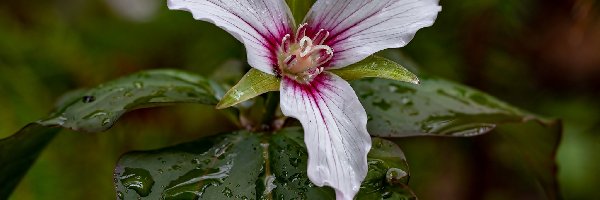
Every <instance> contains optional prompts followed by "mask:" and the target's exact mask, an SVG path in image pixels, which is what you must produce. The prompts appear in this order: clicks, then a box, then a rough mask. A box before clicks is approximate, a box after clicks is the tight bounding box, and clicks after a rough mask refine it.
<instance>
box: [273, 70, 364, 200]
mask: <svg viewBox="0 0 600 200" xmlns="http://www.w3.org/2000/svg"><path fill="white" fill-rule="evenodd" d="M281 111H282V112H283V114H284V115H286V116H290V117H294V118H296V119H298V120H299V121H300V123H302V127H303V128H304V142H305V143H306V147H307V149H308V178H310V180H311V181H312V182H313V183H314V184H315V185H317V186H324V185H328V186H331V187H333V188H334V189H335V191H336V196H337V199H352V198H354V195H356V193H357V192H358V190H359V189H360V184H361V182H362V181H363V180H364V178H365V176H366V175H367V169H368V166H367V153H368V152H369V149H371V137H370V136H369V133H368V132H367V114H366V112H365V109H364V108H363V107H362V105H361V104H360V102H359V101H358V97H357V96H356V94H355V93H354V90H352V87H350V84H348V82H346V81H345V80H343V79H341V78H340V77H338V76H337V75H334V74H331V73H328V72H324V73H322V74H320V75H319V76H318V77H317V78H315V79H314V80H313V81H312V82H311V83H310V85H303V84H299V83H296V82H295V81H293V80H291V79H286V78H284V80H282V82H281Z"/></svg>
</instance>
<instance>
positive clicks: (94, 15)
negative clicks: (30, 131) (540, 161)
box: [0, 0, 600, 199]
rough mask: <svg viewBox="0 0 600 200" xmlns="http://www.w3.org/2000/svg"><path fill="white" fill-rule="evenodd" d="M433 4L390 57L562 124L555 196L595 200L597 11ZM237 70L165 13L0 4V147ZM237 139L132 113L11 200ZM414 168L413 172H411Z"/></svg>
mask: <svg viewBox="0 0 600 200" xmlns="http://www.w3.org/2000/svg"><path fill="white" fill-rule="evenodd" d="M441 4H442V6H443V11H442V12H441V13H440V15H439V16H438V20H437V21H436V23H435V25H434V26H433V27H430V28H425V29H423V30H422V31H419V33H418V34H417V36H416V37H415V39H414V40H413V41H412V42H411V43H410V44H409V45H408V46H407V47H405V48H403V49H402V50H401V52H396V51H393V52H391V53H390V54H394V55H400V56H403V57H405V58H411V59H412V62H413V63H416V64H415V65H417V66H419V67H418V69H419V71H423V72H427V73H429V74H432V75H436V76H441V77H444V78H447V79H451V80H454V81H457V82H461V83H464V84H466V85H469V86H472V87H475V88H478V89H480V90H483V91H485V92H487V93H490V94H492V95H494V96H497V97H499V98H500V99H502V100H505V101H507V102H509V103H511V104H513V105H516V106H518V107H521V108H524V109H526V110H529V111H532V112H535V113H539V114H542V115H544V116H550V117H557V118H561V119H563V120H564V129H565V131H564V135H563V140H562V142H561V145H560V147H559V150H558V153H557V162H558V167H559V168H558V179H559V184H560V188H561V192H562V194H563V196H564V197H565V198H566V199H598V198H599V197H600V195H599V194H598V193H597V192H596V191H595V190H597V187H598V185H600V161H599V160H598V158H600V156H599V152H600V135H599V134H598V131H597V130H598V129H600V79H599V78H598V77H600V10H599V9H600V3H597V2H596V1H595V0H463V1H442V2H441ZM244 60H245V53H244V49H243V46H242V45H241V44H240V43H239V42H237V41H236V40H235V39H234V38H233V37H232V36H230V35H229V34H227V33H226V32H225V31H223V30H221V29H219V28H217V27H216V26H213V25H211V24H208V23H205V22H198V21H194V20H193V18H192V17H191V15H190V14H189V13H187V12H181V11H169V10H167V8H166V2H165V1H162V0H45V1H41V0H31V1H10V2H8V1H4V2H2V3H0V105H1V107H0V138H4V137H7V136H9V135H11V134H12V133H14V132H16V131H17V130H19V129H20V128H21V127H23V126H24V125H26V124H27V123H29V122H32V121H36V120H38V119H40V118H42V117H44V116H46V114H48V113H49V112H50V111H51V108H52V107H53V104H54V102H55V100H56V99H57V98H58V97H59V96H60V95H61V94H63V93H65V92H67V91H69V90H73V89H76V88H82V87H91V86H94V85H97V84H99V83H102V82H105V81H108V80H111V79H114V78H117V77H120V76H123V75H127V74H130V73H133V72H136V71H139V70H144V69H153V68H178V69H184V70H188V71H192V72H196V73H199V74H203V75H205V76H212V77H216V78H218V79H221V80H226V81H232V77H233V78H235V77H236V76H238V75H239V74H235V75H232V76H230V75H228V74H227V73H228V72H229V71H223V70H220V71H217V69H219V68H221V67H223V66H226V67H232V66H234V67H233V68H235V67H236V66H238V67H240V66H241V67H243V68H248V66H246V64H244V63H245V61H244ZM234 128H235V127H233V126H232V125H231V124H229V123H228V122H227V120H225V117H224V116H223V115H221V114H219V113H217V112H214V110H213V108H212V107H209V106H200V105H179V106H175V107H167V108H158V109H147V110H139V111H135V112H132V113H129V114H127V115H126V116H125V117H124V118H123V119H122V120H121V121H120V122H119V123H117V125H116V126H115V127H114V128H113V129H111V130H110V131H108V132H105V133H100V134H85V133H76V132H72V131H63V132H61V133H60V134H59V136H58V137H57V138H55V140H54V141H53V142H52V143H51V144H50V145H49V146H48V148H47V149H46V150H45V151H44V152H43V153H42V155H41V156H40V158H39V160H38V161H37V162H36V164H35V165H34V166H33V167H32V169H31V170H30V171H29V173H28V174H27V175H26V177H25V178H24V179H23V181H22V182H21V184H20V185H19V186H18V188H17V189H16V191H15V193H14V194H13V196H12V199H113V198H114V197H115V193H114V186H113V177H112V173H113V168H114V165H115V163H116V161H117V160H118V158H119V156H120V155H121V154H122V153H124V152H127V151H131V150H148V149H155V148H159V147H165V146H168V145H172V144H177V143H180V142H184V141H189V140H192V139H195V138H198V137H201V136H205V135H211V134H216V133H218V132H220V131H227V130H233V129H234ZM415 142H419V140H415ZM454 146H457V145H454ZM421 148H423V151H420V152H418V153H417V154H415V153H411V152H407V154H408V155H409V157H408V161H409V164H411V159H417V160H418V159H421V160H423V159H436V157H432V156H433V154H430V153H429V151H428V149H425V148H428V146H423V147H421ZM411 149H414V148H411ZM457 152H460V151H457ZM410 155H419V156H420V158H411V157H410ZM415 163H417V164H419V163H423V162H415ZM0 164H1V163H0ZM459 167H460V166H459ZM464 167H468V166H464ZM419 168H420V166H418V165H411V170H412V171H417V170H418V169H419ZM0 184H1V183H0ZM427 184H435V183H427ZM441 185H442V186H443V184H441ZM454 187H458V188H460V186H454ZM419 188H420V187H419V186H417V187H416V189H415V190H416V192H417V195H418V196H422V197H423V199H435V198H439V197H443V196H436V195H434V194H420V192H424V191H428V190H420V189H419ZM452 188H453V187H448V188H447V189H450V190H451V189H452ZM462 190H465V189H464V188H463V189H462ZM466 190H467V191H468V189H466ZM443 191H444V188H440V190H439V191H433V192H441V194H445V193H443ZM447 194H453V193H452V192H450V193H447ZM446 199H453V198H446ZM454 199H461V198H460V196H459V197H457V196H455V197H454Z"/></svg>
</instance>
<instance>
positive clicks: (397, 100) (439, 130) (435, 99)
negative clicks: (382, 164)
mask: <svg viewBox="0 0 600 200" xmlns="http://www.w3.org/2000/svg"><path fill="white" fill-rule="evenodd" d="M352 86H353V88H354V90H355V91H356V93H357V95H358V97H359V99H360V100H361V103H362V105H363V106H364V108H365V110H366V111H367V114H368V117H369V121H368V124H367V126H368V130H369V133H370V134H371V135H373V136H379V137H408V136H423V135H443V136H475V135H481V134H484V133H487V132H489V131H491V130H492V129H494V128H495V127H496V126H497V125H498V124H504V123H511V122H513V123H518V122H524V121H528V120H540V121H544V122H545V121H546V120H543V119H540V118H538V117H536V116H534V115H531V114H528V113H525V112H523V111H520V110H518V109H516V108H514V107H512V106H510V105H508V104H506V103H504V102H502V101H500V100H498V99H496V98H494V97H492V96H489V95H487V94H485V93H482V92H479V91H477V90H475V89H471V88H469V87H466V86H463V85H459V84H456V83H452V82H450V81H445V80H442V79H435V78H427V79H423V80H421V84H419V85H414V84H410V83H403V82H399V81H393V80H384V79H364V80H358V81H354V82H352Z"/></svg>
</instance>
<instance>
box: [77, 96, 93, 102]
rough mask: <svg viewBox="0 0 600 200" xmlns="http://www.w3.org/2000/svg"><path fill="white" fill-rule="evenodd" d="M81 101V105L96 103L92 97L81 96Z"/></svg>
mask: <svg viewBox="0 0 600 200" xmlns="http://www.w3.org/2000/svg"><path fill="white" fill-rule="evenodd" d="M81 101H83V103H92V102H94V101H96V97H94V96H83V98H81Z"/></svg>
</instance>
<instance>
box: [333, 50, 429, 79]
mask: <svg viewBox="0 0 600 200" xmlns="http://www.w3.org/2000/svg"><path fill="white" fill-rule="evenodd" d="M331 72H333V73H334V74H336V75H338V76H340V77H342V78H343V79H344V80H348V81H352V80H358V79H362V78H367V77H375V78H384V79H391V80H396V81H404V82H409V83H414V84H419V78H417V76H416V75H414V74H413V73H412V72H410V71H408V70H407V69H406V68H404V67H402V65H400V64H398V63H396V62H394V61H391V60H388V59H386V58H383V57H379V56H369V57H367V58H365V59H364V60H362V61H360V62H358V63H356V64H353V65H350V66H347V67H344V68H341V69H335V70H331Z"/></svg>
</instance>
